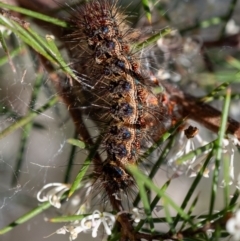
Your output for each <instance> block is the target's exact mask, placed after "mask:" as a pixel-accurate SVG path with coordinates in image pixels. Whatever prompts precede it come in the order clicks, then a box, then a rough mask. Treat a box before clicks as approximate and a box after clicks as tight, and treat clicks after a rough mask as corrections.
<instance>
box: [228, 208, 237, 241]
mask: <svg viewBox="0 0 240 241" xmlns="http://www.w3.org/2000/svg"><path fill="white" fill-rule="evenodd" d="M226 230H227V231H228V232H229V233H230V234H231V235H233V238H234V239H235V240H240V210H238V211H237V212H236V214H235V216H234V217H232V218H230V219H229V220H228V221H227V223H226Z"/></svg>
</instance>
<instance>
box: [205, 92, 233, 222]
mask: <svg viewBox="0 0 240 241" xmlns="http://www.w3.org/2000/svg"><path fill="white" fill-rule="evenodd" d="M230 101H231V90H230V89H227V93H226V99H225V102H224V106H223V112H222V119H221V126H220V130H219V135H218V139H217V140H216V142H215V145H214V151H215V153H216V159H215V169H214V172H213V182H212V192H211V200H210V206H209V221H211V216H212V213H213V210H214V204H215V199H216V193H217V188H218V178H219V168H220V160H221V158H222V146H223V139H224V136H225V132H226V126H227V119H228V112H229V106H230Z"/></svg>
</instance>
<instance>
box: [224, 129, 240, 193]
mask: <svg viewBox="0 0 240 241" xmlns="http://www.w3.org/2000/svg"><path fill="white" fill-rule="evenodd" d="M237 145H239V146H240V142H239V140H238V139H237V137H235V136H234V135H231V134H228V135H227V139H224V140H223V153H224V154H228V155H229V178H230V180H229V182H228V185H232V184H233V182H234V180H235V176H234V156H235V148H236V146H237ZM225 186H226V183H225V180H223V181H222V184H221V187H225ZM236 187H237V188H238V189H240V174H239V176H238V179H237V184H236Z"/></svg>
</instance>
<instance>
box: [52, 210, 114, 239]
mask: <svg viewBox="0 0 240 241" xmlns="http://www.w3.org/2000/svg"><path fill="white" fill-rule="evenodd" d="M115 222H116V218H115V216H114V215H113V214H111V213H107V212H102V213H101V212H100V211H98V210H95V211H94V212H93V214H92V215H89V216H86V217H85V218H83V219H82V220H81V221H75V222H73V223H71V224H69V225H67V226H63V227H62V228H60V229H58V230H57V231H56V232H55V233H56V234H66V233H70V236H69V240H70V241H72V240H75V239H76V238H77V236H78V234H79V233H81V232H89V231H92V237H93V238H96V237H97V232H98V229H99V227H100V225H101V223H102V224H103V227H104V229H105V232H106V234H107V235H111V234H112V231H111V230H112V228H113V226H114V224H115Z"/></svg>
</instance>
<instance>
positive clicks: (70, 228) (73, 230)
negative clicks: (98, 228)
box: [55, 221, 91, 241]
mask: <svg viewBox="0 0 240 241" xmlns="http://www.w3.org/2000/svg"><path fill="white" fill-rule="evenodd" d="M90 228H91V227H85V228H83V227H82V226H81V225H80V224H79V222H78V221H77V222H74V223H72V224H70V225H67V226H63V227H62V228H60V229H58V230H57V231H56V232H55V233H56V234H66V233H70V236H69V240H70V241H72V240H75V239H76V238H77V236H78V234H79V233H81V232H86V231H88V230H90Z"/></svg>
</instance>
